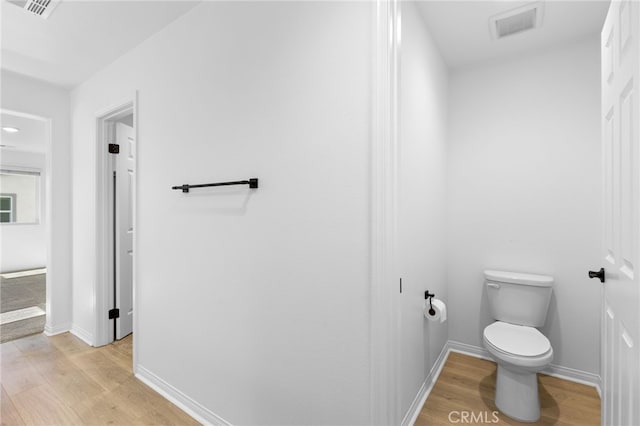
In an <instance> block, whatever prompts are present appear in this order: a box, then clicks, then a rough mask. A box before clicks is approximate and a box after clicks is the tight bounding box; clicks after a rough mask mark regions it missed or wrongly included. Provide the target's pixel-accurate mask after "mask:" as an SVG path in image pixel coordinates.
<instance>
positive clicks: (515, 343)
mask: <svg viewBox="0 0 640 426" xmlns="http://www.w3.org/2000/svg"><path fill="white" fill-rule="evenodd" d="M483 344H484V347H485V348H486V349H487V350H488V351H489V353H490V354H491V356H492V357H493V358H494V359H495V360H496V362H497V364H498V372H497V375H496V394H495V403H496V406H497V407H498V410H500V411H501V412H503V413H504V414H506V415H507V416H509V417H511V418H513V419H516V420H519V421H522V422H535V421H537V420H538V419H539V418H540V399H539V397H538V377H537V374H536V373H537V372H538V371H541V370H543V369H545V368H546V367H547V366H548V365H549V364H550V363H551V361H552V360H553V348H552V347H551V344H550V343H549V340H548V339H547V338H546V337H545V336H544V335H543V334H542V333H540V332H539V331H538V330H537V329H536V328H533V327H528V326H522V325H516V324H510V323H507V322H502V321H496V322H494V323H493V324H491V325H488V326H487V327H486V328H485V329H484V332H483Z"/></svg>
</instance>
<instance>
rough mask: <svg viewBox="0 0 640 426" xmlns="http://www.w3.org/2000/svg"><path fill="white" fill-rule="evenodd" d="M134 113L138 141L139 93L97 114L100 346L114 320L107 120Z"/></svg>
mask: <svg viewBox="0 0 640 426" xmlns="http://www.w3.org/2000/svg"><path fill="white" fill-rule="evenodd" d="M131 113H133V127H134V135H135V138H136V142H137V141H138V93H137V91H136V92H134V94H133V95H132V96H131V97H127V98H126V99H123V100H122V101H120V102H118V103H116V104H114V105H111V106H109V107H107V108H104V109H102V110H100V111H98V112H97V113H96V114H95V116H96V146H95V149H96V163H95V165H96V217H95V220H96V281H95V282H96V287H95V319H96V321H95V324H96V330H95V336H96V338H95V343H96V346H103V345H106V344H109V343H111V342H113V340H114V339H113V323H112V322H111V320H110V319H109V318H108V315H109V310H110V309H111V308H112V307H113V282H114V281H113V280H114V270H113V269H114V268H113V265H114V259H113V248H114V244H115V241H114V240H113V232H114V229H113V219H114V218H113V206H112V198H113V188H112V185H111V183H112V177H113V175H112V173H111V172H112V170H111V159H112V157H111V155H112V154H109V153H108V152H107V144H108V143H109V140H110V139H109V137H110V136H111V132H110V128H111V127H112V126H111V125H110V123H113V122H114V120H116V119H117V118H120V117H123V116H125V115H129V114H131ZM137 145H138V144H137V143H136V144H134V148H133V149H134V150H135V151H136V155H135V156H134V167H135V169H136V171H137V169H138V155H137V151H138V149H137ZM137 205H138V203H137V174H136V173H134V175H133V183H132V194H131V213H132V218H133V226H134V229H137V225H136V223H137ZM133 247H134V249H133V250H134V251H133V277H132V278H133V285H132V287H133V311H134V316H133V333H134V335H135V333H137V330H138V320H137V314H136V313H137V312H138V309H137V297H136V294H137V285H136V283H137V280H136V276H137V256H136V253H137V236H136V232H134V233H133ZM136 347H137V345H135V344H134V345H133V369H134V373H135V372H136V366H137V362H136V361H137V350H136Z"/></svg>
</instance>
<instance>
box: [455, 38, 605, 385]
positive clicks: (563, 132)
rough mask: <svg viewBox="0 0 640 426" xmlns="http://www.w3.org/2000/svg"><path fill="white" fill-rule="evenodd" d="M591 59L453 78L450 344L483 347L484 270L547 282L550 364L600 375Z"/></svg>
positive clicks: (583, 46) (583, 54)
mask: <svg viewBox="0 0 640 426" xmlns="http://www.w3.org/2000/svg"><path fill="white" fill-rule="evenodd" d="M599 61H600V54H599V39H598V37H597V36H596V35H594V36H593V37H592V38H588V39H585V40H582V41H578V42H574V43H572V44H568V45H564V46H558V47H556V48H554V49H548V50H545V51H540V52H534V53H527V54H522V55H521V56H517V57H512V58H509V59H505V60H501V61H495V62H490V63H484V64H479V65H475V66H471V67H467V68H462V69H457V70H454V71H453V72H452V75H451V80H450V88H451V90H450V108H451V109H450V121H449V135H450V138H449V152H448V183H447V193H448V202H447V205H448V208H447V217H448V225H447V230H448V241H449V244H448V249H447V257H448V266H447V271H448V282H449V308H450V324H449V332H450V339H451V340H454V341H458V342H462V343H467V344H471V345H475V346H482V343H481V335H482V330H483V328H484V327H485V326H486V325H487V324H489V323H490V322H491V318H490V316H489V311H488V307H487V299H486V293H485V291H484V289H483V286H482V283H483V275H482V271H483V270H484V269H500V270H513V271H523V272H532V273H540V274H548V275H552V276H554V277H555V279H556V283H555V287H554V292H553V298H552V301H551V306H550V309H549V315H548V318H547V323H546V325H545V327H544V328H543V332H544V333H545V334H546V335H547V336H548V337H549V339H550V341H551V344H552V346H553V349H554V361H553V364H555V365H559V366H562V367H567V368H571V369H576V370H580V371H582V372H587V373H593V374H595V375H598V374H599V362H600V361H599V359H600V346H599V344H600V342H599V333H600V301H599V295H600V283H599V282H598V281H596V280H589V279H588V278H587V270H589V269H594V268H595V269H597V268H599V267H600V263H601V261H600V257H599V252H600V238H601V231H600V229H601V221H600V204H601V183H600V179H601V176H600V173H601V170H600V161H601V160H600V124H599V123H600V122H599V111H600V81H599V78H600V63H599Z"/></svg>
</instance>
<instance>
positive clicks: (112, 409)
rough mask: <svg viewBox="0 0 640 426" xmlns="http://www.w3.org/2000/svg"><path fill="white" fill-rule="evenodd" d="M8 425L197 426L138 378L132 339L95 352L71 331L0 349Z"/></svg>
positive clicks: (2, 413)
mask: <svg viewBox="0 0 640 426" xmlns="http://www.w3.org/2000/svg"><path fill="white" fill-rule="evenodd" d="M0 357H1V369H0V373H1V375H0V382H1V383H2V389H1V391H2V395H1V397H0V401H1V402H2V407H1V409H0V420H1V423H2V425H12V426H13V425H103V424H104V425H106V424H111V425H197V424H199V423H197V422H196V421H195V420H193V419H192V418H191V417H189V416H188V415H187V414H185V413H184V412H183V411H182V410H180V409H179V408H178V407H176V406H175V405H173V404H171V403H170V402H169V401H167V400H166V399H164V398H163V397H162V396H160V395H159V394H158V393H156V392H155V391H154V390H152V389H151V388H149V387H148V386H146V385H145V384H143V383H142V382H141V381H139V380H137V379H136V378H135V377H133V373H132V367H131V359H132V337H131V336H129V337H127V338H125V339H123V340H121V341H119V342H116V343H115V344H113V345H108V346H104V347H101V348H92V347H90V346H88V345H86V344H85V343H84V342H82V341H81V340H79V339H78V338H76V337H75V336H73V335H72V334H69V333H65V334H61V335H58V336H53V337H46V336H44V335H43V334H38V335H34V336H29V337H25V338H22V339H18V340H14V341H11V342H7V343H3V344H2V345H0Z"/></svg>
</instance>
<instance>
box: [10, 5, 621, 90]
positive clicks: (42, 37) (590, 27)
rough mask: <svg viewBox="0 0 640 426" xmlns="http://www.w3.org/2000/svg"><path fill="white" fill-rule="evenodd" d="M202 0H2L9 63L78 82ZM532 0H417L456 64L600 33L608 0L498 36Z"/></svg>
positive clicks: (548, 14)
mask: <svg viewBox="0 0 640 426" xmlns="http://www.w3.org/2000/svg"><path fill="white" fill-rule="evenodd" d="M199 2H200V1H192V0H171V1H167V0H126V1H117V0H102V1H101V0H62V2H61V3H60V4H59V6H58V7H57V8H56V9H55V10H54V11H53V13H52V14H51V16H50V17H49V19H47V20H45V19H43V18H41V17H38V16H34V15H31V14H29V13H27V12H25V11H24V10H23V9H21V8H19V7H17V6H15V5H13V4H10V3H8V2H7V0H0V8H1V10H0V15H1V21H0V24H1V26H0V28H1V31H2V34H1V35H2V37H1V41H2V45H1V59H2V61H1V64H2V68H4V69H7V70H10V71H14V72H17V73H20V74H24V75H28V76H30V77H34V78H37V79H41V80H45V81H48V82H50V83H53V84H56V85H59V86H63V87H66V88H72V87H74V86H76V85H78V84H80V83H82V82H83V81H85V80H87V79H88V78H89V77H91V76H92V75H93V74H94V73H96V72H97V71H99V70H100V69H102V68H104V67H105V66H107V65H108V64H110V63H111V62H113V61H114V60H115V59H117V58H118V57H120V56H122V55H123V54H125V53H126V52H127V51H129V50H131V49H132V48H133V47H135V46H137V45H138V44H140V43H141V42H142V41H144V40H145V39H147V38H148V37H150V36H151V35H153V34H154V33H156V32H157V31H159V30H160V29H162V28H163V27H165V26H166V25H167V24H169V23H170V22H172V21H173V20H175V19H177V18H178V17H180V16H181V15H183V14H185V13H186V12H188V11H189V10H190V9H192V8H193V7H195V6H196V5H197V4H198V3H199ZM528 3H530V2H528V1H514V0H507V1H504V0H502V1H483V0H475V1H452V0H440V1H438V0H422V1H418V2H417V4H418V7H419V8H420V11H421V13H422V15H423V17H424V19H425V21H426V23H427V25H428V27H429V30H430V32H431V34H432V35H433V37H434V39H435V40H436V43H437V44H438V46H439V48H440V51H441V52H442V54H443V57H444V59H445V61H446V62H447V64H448V65H449V66H450V67H451V68H456V67H460V66H464V65H468V64H472V63H476V62H479V61H485V60H489V59H496V58H500V57H504V56H507V55H511V54H514V53H518V52H524V51H528V50H535V49H544V48H547V47H550V46H553V45H556V44H557V43H562V42H569V41H571V40H577V39H579V38H583V37H585V36H587V35H589V34H597V33H599V31H600V28H601V26H602V23H603V22H604V17H605V14H606V11H607V8H608V4H609V1H608V0H607V1H599V0H583V1H575V0H574V1H558V0H547V1H544V2H543V3H544V17H543V22H542V28H541V29H536V30H530V31H526V32H523V33H519V34H515V35H513V36H509V37H507V38H504V39H500V40H492V38H491V35H490V32H489V22H488V19H489V17H491V16H493V15H496V14H499V13H501V12H504V11H506V10H510V9H513V8H516V7H519V6H522V5H523V4H528Z"/></svg>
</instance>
